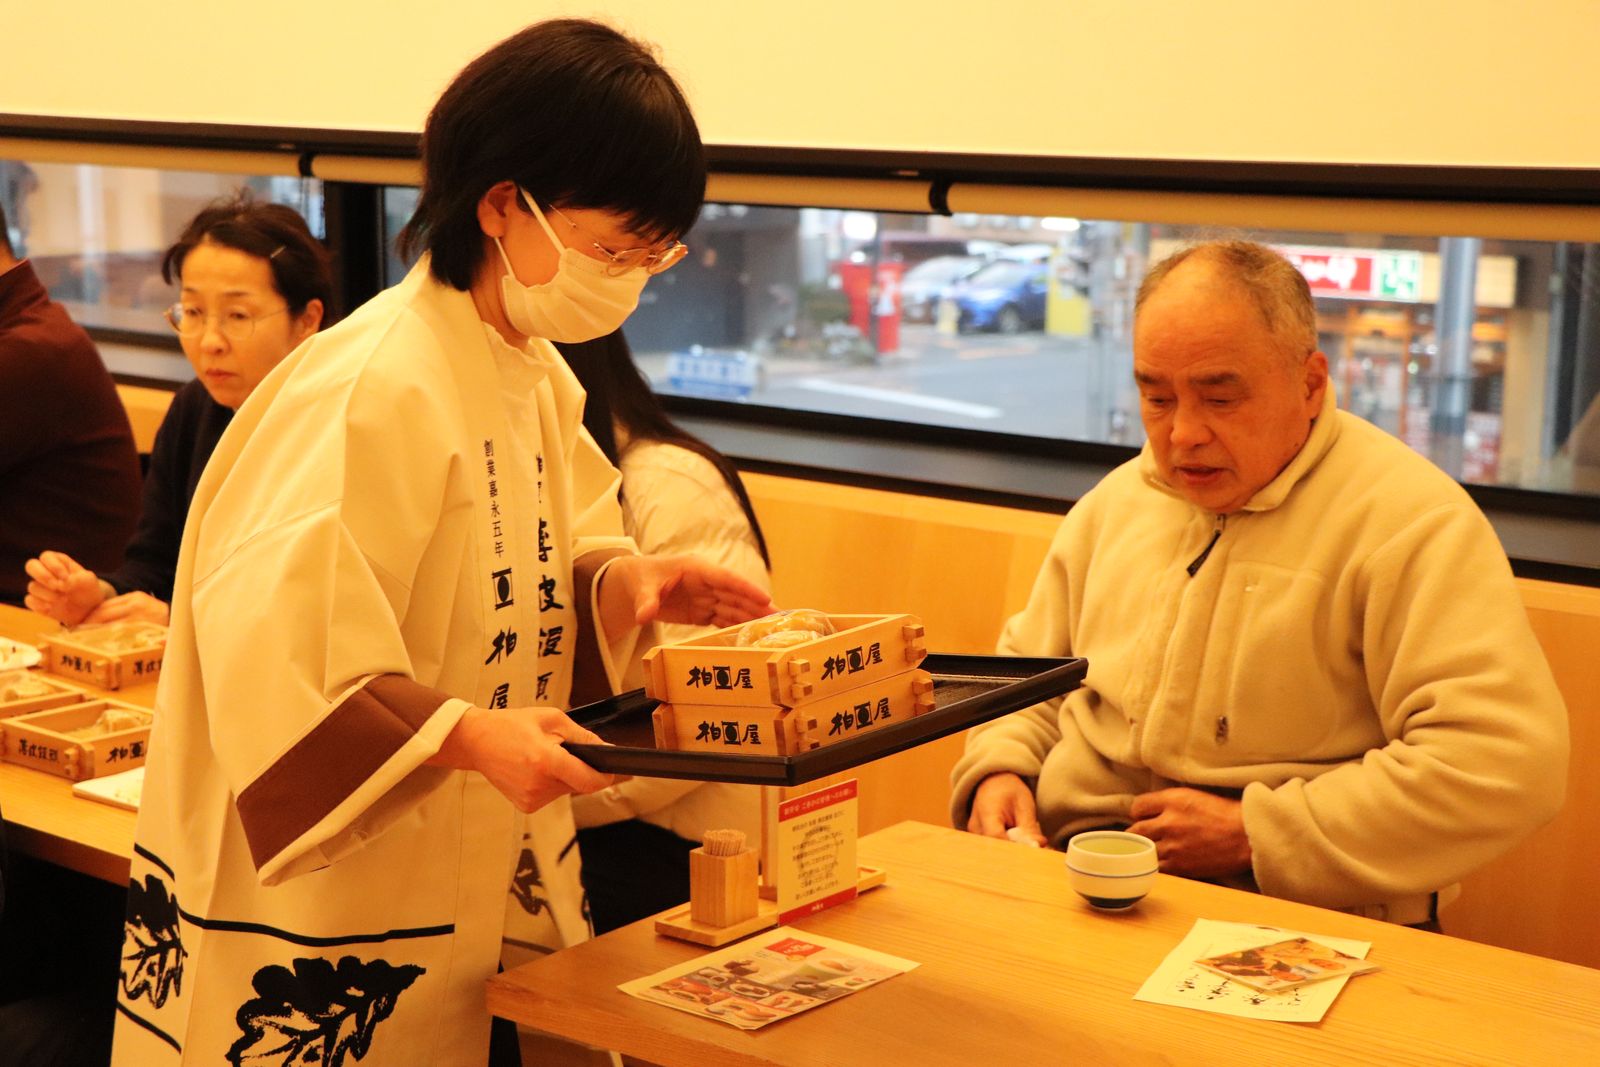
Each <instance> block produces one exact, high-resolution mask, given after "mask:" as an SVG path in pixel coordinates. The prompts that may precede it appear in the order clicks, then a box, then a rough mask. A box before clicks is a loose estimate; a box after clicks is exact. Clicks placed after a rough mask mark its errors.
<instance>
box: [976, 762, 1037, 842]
mask: <svg viewBox="0 0 1600 1067" xmlns="http://www.w3.org/2000/svg"><path fill="white" fill-rule="evenodd" d="M1012 827H1016V828H1017V830H1018V832H1019V833H1018V836H1021V837H1023V838H1025V839H1027V840H1030V841H1032V842H1033V843H1035V844H1037V845H1039V846H1041V847H1042V846H1044V845H1045V844H1047V843H1048V842H1047V841H1046V840H1045V836H1044V834H1043V833H1041V832H1040V829H1039V808H1038V805H1037V804H1035V803H1034V799H1033V790H1032V789H1029V788H1028V783H1027V782H1024V781H1023V780H1022V779H1021V778H1020V777H1019V776H1017V775H1015V774H1012V773H1010V772H1009V771H1006V772H1002V773H1000V774H991V775H990V776H989V777H987V778H985V779H984V780H983V781H981V782H979V783H978V788H977V789H975V790H973V792H972V816H971V818H969V819H968V820H967V830H968V832H969V833H974V834H982V835H983V836H984V837H998V838H1000V839H1001V840H1002V841H1006V840H1014V838H1013V837H1008V835H1007V834H1006V831H1007V830H1009V829H1011V828H1012Z"/></svg>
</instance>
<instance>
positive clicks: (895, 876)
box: [488, 823, 1600, 1067]
mask: <svg viewBox="0 0 1600 1067" xmlns="http://www.w3.org/2000/svg"><path fill="white" fill-rule="evenodd" d="M860 859H861V861H862V862H863V863H870V864H873V865H875V866H883V867H885V868H886V869H887V870H888V875H889V883H888V885H887V886H886V887H884V888H882V889H878V890H874V891H873V892H871V893H869V894H867V895H865V896H863V897H861V898H860V899H858V900H856V901H854V902H852V903H850V904H847V905H843V906H841V907H838V908H835V909H833V910H832V911H829V912H825V913H823V914H821V915H817V916H814V917H812V918H809V919H806V920H804V921H802V922H800V923H798V924H796V925H798V926H799V927H801V928H802V929H805V930H810V931H813V932H815V933H818V934H822V935H824V936H829V937H837V938H842V939H844V940H846V941H851V942H854V943H856V944H859V945H862V946H865V947H868V948H873V949H878V950H880V951H883V952H889V953H892V954H894V955H897V956H903V957H906V958H908V959H912V960H916V961H918V962H920V963H921V964H922V966H920V967H918V968H917V969H916V970H914V971H912V972H910V973H909V974H905V975H901V976H899V977H896V978H893V979H890V980H889V981H888V982H885V983H884V984H883V985H881V986H877V987H875V988H872V989H868V990H865V991H863V992H862V993H860V994H857V995H855V996H850V997H846V998H844V999H842V1000H839V1001H836V1002H834V1003H832V1004H829V1005H827V1006H825V1007H822V1008H820V1009H816V1010H814V1011H812V1012H809V1013H807V1014H804V1015H800V1016H797V1017H796V1018H794V1019H790V1020H787V1021H785V1022H782V1023H779V1024H776V1025H774V1026H771V1027H768V1028H767V1029H764V1030H760V1031H755V1032H744V1031H739V1030H735V1029H733V1028H732V1027H726V1026H722V1025H720V1024H717V1023H714V1022H711V1021H709V1020H705V1019H701V1018H697V1017H695V1016H691V1015H687V1014H685V1013H682V1012H678V1011H673V1010H672V1009H670V1008H666V1007H662V1006H659V1005H655V1004H650V1003H646V1002H644V1001H639V1000H634V999H633V998H631V997H629V996H627V995H626V994H624V993H621V992H619V991H618V990H617V988H616V987H617V985H618V984H619V983H621V982H624V981H628V980H631V979H635V978H641V977H643V976H645V975H648V974H652V973H654V972H656V971H658V970H661V969H663V968H666V967H669V966H672V965H674V964H676V963H681V962H683V961H686V960H689V959H692V958H694V957H695V956H697V955H700V954H701V950H699V949H697V948H695V947H694V946H690V945H684V944H680V943H678V942H675V941H668V940H666V939H662V938H657V937H656V936H655V935H654V934H653V933H652V932H651V930H650V926H649V923H648V922H643V923H635V924H634V925H632V926H629V927H625V928H624V929H621V930H617V931H615V932H613V933H611V934H607V935H606V936H604V937H601V938H598V939H596V940H594V941H591V942H588V943H586V944H583V945H579V946H577V947H576V948H572V949H567V950H564V951H562V952H558V953H556V954H554V955H552V956H550V957H548V958H546V959H542V960H539V961H536V962H534V963H531V964H528V965H526V966H524V967H519V968H517V969H516V970H512V971H508V972H506V973H505V974H502V975H500V976H498V977H497V978H495V979H493V980H492V981H491V982H490V984H489V995H488V999H489V1007H490V1010H491V1011H493V1012H494V1013H495V1014H496V1015H501V1016H505V1017H507V1018H511V1019H515V1020H516V1021H518V1022H520V1023H522V1024H524V1025H526V1026H529V1027H532V1028H534V1029H536V1030H542V1031H546V1032H548V1033H552V1034H555V1035H558V1036H561V1037H566V1038H571V1039H575V1040H579V1041H584V1042H587V1043H589V1044H593V1045H600V1046H603V1047H606V1048H612V1049H616V1050H618V1051H621V1052H622V1053H624V1054H626V1055H630V1056H633V1057H637V1058H638V1059H641V1060H645V1061H647V1062H650V1063H657V1064H663V1065H666V1067H676V1065H680V1064H681V1065H684V1067H690V1065H693V1067H699V1065H702V1064H707V1063H716V1064H728V1065H735V1067H769V1065H794V1067H802V1065H803V1067H828V1065H832V1064H839V1065H844V1064H898V1063H915V1064H916V1065H917V1067H938V1065H942V1064H951V1065H954V1064H961V1065H964V1067H965V1065H972V1064H996V1065H999V1064H1013V1063H1045V1062H1049V1063H1084V1064H1096V1065H1110V1064H1157V1063H1159V1064H1173V1063H1181V1064H1185V1065H1190V1064H1194V1065H1203V1064H1217V1065H1225V1067H1238V1065H1239V1064H1241V1063H1274V1064H1279V1063H1281V1064H1291V1063H1293V1064H1300V1063H1304V1064H1312V1063H1315V1064H1346V1063H1382V1064H1385V1065H1389V1067H1403V1065H1412V1064H1414V1065H1419V1067H1420V1065H1428V1067H1432V1065H1436V1064H1442V1063H1472V1064H1506V1065H1517V1067H1523V1065H1526V1064H1532V1063H1548V1064H1563V1063H1585V1062H1587V1063H1593V1062H1597V1061H1600V971H1596V970H1591V969H1588V968H1584V967H1578V966H1574V965H1573V964H1568V963H1559V962H1556V961H1553V960H1547V959H1544V958H1542V957H1537V956H1528V955H1524V954H1521V953H1516V952H1509V951H1507V950H1505V949H1498V948H1493V947H1489V946H1486V945H1481V944H1477V943H1475V942H1470V941H1462V940H1459V939H1457V938H1453V937H1447V936H1445V935H1442V934H1429V933H1423V932H1421V931H1417V930H1410V929H1406V928H1403V927H1396V926H1391V925H1388V924H1385V923H1379V922H1375V921H1373V920H1370V919H1361V918H1357V917H1355V916H1351V915H1345V914H1342V913H1340V912H1333V911H1327V910H1324V909H1321V908H1313V907H1308V906H1306V905H1302V904H1293V903H1290V902H1288V901H1282V900H1273V899H1270V898H1267V897H1261V896H1256V895H1253V894H1248V893H1241V892H1238V891H1235V890H1230V889H1222V888H1219V887H1216V886H1211V885H1206V884H1203V883H1199V882H1191V881H1187V880H1184V879H1180V878H1173V877H1169V876H1166V875H1162V876H1161V877H1160V878H1158V880H1157V884H1156V887H1155V889H1154V890H1153V891H1152V892H1151V894H1150V896H1148V897H1147V898H1145V900H1144V901H1143V902H1141V903H1140V905H1139V906H1138V907H1137V908H1135V909H1134V910H1133V911H1131V912H1128V913H1123V914H1106V913H1101V912H1096V911H1094V910H1093V909H1091V908H1090V907H1089V906H1088V905H1087V904H1085V903H1084V902H1083V901H1082V900H1081V899H1080V898H1078V896H1077V895H1076V894H1074V893H1073V892H1072V890H1071V889H1070V888H1069V887H1068V885H1067V879H1066V873H1065V871H1064V870H1063V861H1062V856H1061V855H1060V854H1059V853H1055V852H1045V851H1038V850H1034V849H1029V848H1024V847H1022V846H1020V845H1013V844H1008V843H1006V842H1001V841H993V840H988V839H985V838H979V837H975V836H973V835H970V834H963V833H958V832H956V831H954V830H949V829H945V828H942V827H934V826H929V825H925V824H922V823H900V824H898V825H896V826H893V827H890V828H889V829H887V830H882V831H880V832H878V833H875V834H871V835H868V836H867V837H864V838H862V839H861V843H860ZM1197 918H1208V919H1221V920H1227V921H1235V922H1255V923H1266V924H1271V925H1276V926H1284V927H1290V928H1294V929H1299V930H1303V931H1306V932H1310V933H1317V934H1326V935H1329V936H1335V937H1350V938H1358V939H1361V940H1365V941H1370V942H1372V952H1371V955H1370V958H1371V959H1372V960H1373V961H1375V962H1377V963H1380V964H1381V965H1382V966H1383V970H1381V971H1379V972H1377V973H1374V974H1371V975H1365V976H1362V977H1359V978H1355V979H1353V980H1352V981H1351V982H1350V984H1349V985H1348V986H1347V987H1346V988H1345V990H1344V992H1343V993H1341V994H1340V996H1339V999H1338V1000H1337V1001H1336V1002H1335V1003H1334V1005H1333V1007H1332V1009H1330V1010H1329V1012H1328V1014H1327V1016H1326V1017H1325V1018H1324V1019H1323V1021H1322V1022H1321V1023H1319V1024H1316V1025H1308V1024H1298V1023H1282V1022H1263V1021H1256V1020H1247V1019H1237V1018H1230V1017H1227V1016H1221V1015H1212V1014H1210V1013H1207V1012H1200V1011H1194V1010H1190V1009H1185V1008H1177V1007H1168V1006H1165V1005H1156V1004H1146V1003H1142V1002H1138V1001H1135V1000H1134V999H1133V994H1134V992H1135V990H1137V989H1138V988H1139V986H1140V985H1141V984H1143V982H1144V980H1145V979H1146V978H1147V977H1148V976H1149V975H1150V973H1151V972H1152V971H1154V970H1155V968H1156V966H1157V965H1158V964H1159V963H1160V962H1161V961H1162V960H1163V959H1164V958H1165V957H1166V955H1167V953H1168V952H1170V951H1171V950H1172V948H1173V947H1174V946H1175V945H1176V944H1177V943H1178V941H1179V940H1181V939H1182V937H1183V935H1184V934H1185V933H1186V932H1188V930H1189V928H1190V926H1191V925H1192V924H1193V923H1194V920H1195V919H1197Z"/></svg>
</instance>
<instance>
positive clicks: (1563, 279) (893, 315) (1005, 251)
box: [627, 204, 1600, 493]
mask: <svg viewBox="0 0 1600 1067" xmlns="http://www.w3.org/2000/svg"><path fill="white" fill-rule="evenodd" d="M1207 236H1213V234H1212V233H1210V232H1201V231H1199V230H1198V229H1190V228H1185V227H1181V226H1166V225H1161V226H1158V225H1143V224H1130V223H1118V222H1100V221H1093V220H1081V219H1069V218H1027V217H1016V216H982V215H957V216H955V217H952V218H944V217H929V216H920V215H897V214H888V213H872V212H860V211H840V210H821V209H806V208H801V209H787V208H767V207H747V206H740V205H725V204H712V205H708V206H707V208H706V210H705V213H704V214H703V216H702V218H701V221H700V223H699V224H698V225H697V226H696V227H695V229H694V231H693V232H692V233H690V234H689V235H687V236H686V238H685V240H686V242H687V243H688V245H689V247H690V254H689V256H688V257H687V258H686V259H685V260H684V262H683V263H681V264H680V265H679V266H677V267H675V268H674V269H673V270H671V271H669V272H667V273H666V274H663V275H661V276H660V277H658V278H655V279H653V280H652V282H651V283H650V285H649V287H648V288H647V289H646V290H645V294H644V298H643V302H642V303H641V306H640V308H639V310H638V311H637V312H636V313H635V315H634V316H633V318H632V319H630V320H629V324H628V328H627V332H628V335H629V338H630V340H631V342H632V345H633V348H634V350H635V352H636V353H637V355H638V359H639V362H640V364H641V365H642V367H643V368H644V369H645V370H646V372H647V373H648V374H649V376H650V378H651V379H652V381H653V382H654V383H655V385H656V387H657V388H658V389H659V390H660V391H662V392H663V393H667V394H676V395H685V396H701V397H712V398H718V399H724V400H729V401H733V402H738V403H747V404H759V405H766V406H776V407H783V408H790V409H798V410H804V411H818V412H830V413H844V414H850V415H859V416H867V417H871V418H874V419H879V420H891V421H896V422H905V423H913V424H933V425H939V426H953V427H962V428H966V429H971V430H980V431H982V430H992V431H998V432H1005V433H1008V434H1021V435H1025V436H1033V437H1040V438H1051V439H1065V440H1074V441H1093V442H1106V443H1114V444H1126V445H1138V444H1139V443H1141V442H1142V440H1143V432H1142V429H1141V427H1140V424H1139V418H1138V404H1137V398H1136V394H1135V391H1134V389H1133V383H1132V341H1131V334H1132V320H1133V301H1134V294H1135V292H1136V290H1137V287H1138V283H1139V280H1140V278H1141V277H1142V276H1143V274H1144V271H1145V270H1146V268H1147V267H1148V266H1149V265H1150V264H1152V263H1153V262H1155V261H1157V260H1158V259H1160V258H1161V257H1163V256H1164V255H1166V254H1167V253H1169V252H1171V251H1173V250H1175V249H1176V248H1178V247H1180V246H1181V245H1182V244H1183V243H1185V242H1187V241H1190V240H1194V239H1196V238H1202V237H1207ZM1243 236H1249V237H1251V238H1253V239H1256V240H1261V241H1264V242H1266V243H1269V244H1272V245H1274V246H1275V247H1277V248H1279V249H1280V250H1282V251H1283V252H1284V253H1285V254H1286V255H1288V256H1289V258H1290V259H1291V260H1292V261H1293V262H1295V263H1296V264H1297V265H1298V266H1299V267H1300V269H1301V271H1302V273H1304V274H1305V276H1306V278H1307V279H1308V281H1309V282H1310V283H1311V288H1312V290H1313V292H1314V294H1315V296H1316V303H1317V316H1318V329H1319V333H1320V335H1321V345H1322V348H1323V350H1324V351H1325V352H1326V353H1327V355H1328V359H1329V362H1330V365H1331V366H1332V369H1333V376H1334V382H1335V385H1336V391H1337V396H1338V400H1339V403H1340V405H1341V406H1342V407H1345V408H1347V409H1349V410H1352V411H1354V412H1355V413H1357V414H1359V415H1360V416H1362V417H1363V418H1366V419H1368V420H1370V421H1371V422H1373V423H1375V424H1376V425H1378V426H1380V427H1382V428H1383V429H1385V430H1387V431H1389V432H1391V433H1394V434H1396V435H1398V436H1400V437H1401V438H1402V439H1404V440H1405V441H1406V442H1407V443H1408V444H1410V445H1411V446H1412V447H1413V448H1415V449H1417V450H1418V451H1419V452H1422V453H1423V454H1425V455H1428V456H1430V457H1431V458H1432V459H1434V461H1435V462H1437V463H1439V464H1440V465H1441V466H1442V467H1444V468H1445V469H1446V470H1448V471H1449V472H1450V473H1451V474H1453V475H1455V476H1456V477H1457V478H1459V479H1461V480H1463V481H1466V482H1469V483H1477V484H1485V485H1510V486H1518V487H1523V488H1535V489H1547V490H1556V491H1570V490H1577V491H1580V492H1585V493H1595V492H1600V440H1597V441H1594V442H1589V441H1588V440H1587V436H1588V434H1590V433H1593V434H1594V435H1595V436H1596V437H1597V438H1600V425H1596V424H1597V423H1600V415H1595V414H1591V417H1590V418H1589V420H1588V422H1587V423H1585V422H1584V421H1583V415H1584V413H1585V412H1586V411H1587V410H1588V408H1589V407H1590V405H1591V403H1592V402H1593V394H1594V391H1595V388H1596V385H1597V384H1600V375H1597V374H1596V369H1597V366H1600V351H1597V350H1596V349H1595V347H1594V346H1593V344H1588V345H1586V344H1585V343H1584V341H1583V340H1582V338H1583V337H1584V336H1586V334H1585V332H1584V330H1583V329H1582V323H1583V322H1586V321H1588V316H1589V315H1592V314H1594V313H1595V312H1600V306H1597V307H1595V308H1588V306H1587V305H1585V304H1584V302H1583V300H1584V298H1583V293H1584V292H1585V286H1584V283H1583V278H1584V273H1583V270H1582V266H1583V263H1584V260H1585V252H1586V247H1585V246H1582V245H1571V244H1562V243H1541V242H1531V241H1495V240H1481V241H1480V240H1476V239H1471V238H1435V239H1419V238H1410V237H1393V236H1384V235H1382V234H1336V233H1317V232H1284V231H1276V232H1257V233H1251V234H1246V235H1243ZM1589 258H1591V259H1593V258H1594V257H1592V256H1591V257H1589ZM1593 287H1594V284H1593V282H1591V283H1590V285H1589V288H1593ZM1590 332H1591V333H1592V332H1593V327H1591V328H1590Z"/></svg>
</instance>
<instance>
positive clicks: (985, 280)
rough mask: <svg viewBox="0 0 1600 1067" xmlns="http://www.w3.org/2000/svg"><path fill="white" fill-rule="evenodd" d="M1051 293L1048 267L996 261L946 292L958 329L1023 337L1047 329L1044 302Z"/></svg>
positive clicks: (1044, 264)
mask: <svg viewBox="0 0 1600 1067" xmlns="http://www.w3.org/2000/svg"><path fill="white" fill-rule="evenodd" d="M1049 292H1050V265H1049V264H1048V263H1017V262H1014V261H1012V260H1004V259H1002V260H996V261H995V262H993V263H990V264H989V265H988V266H986V267H984V268H983V269H982V270H980V271H978V273H976V274H974V275H972V276H971V277H970V278H967V279H966V280H964V281H959V282H957V283H955V284H954V285H952V286H951V287H950V288H949V289H947V290H945V299H946V300H948V301H950V302H951V303H953V304H954V305H955V311H956V315H957V318H956V329H958V330H961V331H962V332H966V331H968V330H994V331H997V332H999V333H1021V332H1022V331H1023V330H1042V329H1044V306H1045V299H1046V297H1047V296H1048V295H1049Z"/></svg>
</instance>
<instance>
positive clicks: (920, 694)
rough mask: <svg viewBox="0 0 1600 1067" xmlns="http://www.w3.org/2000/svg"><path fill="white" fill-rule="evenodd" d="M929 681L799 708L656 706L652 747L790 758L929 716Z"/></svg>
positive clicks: (872, 686) (862, 689)
mask: <svg viewBox="0 0 1600 1067" xmlns="http://www.w3.org/2000/svg"><path fill="white" fill-rule="evenodd" d="M933 708H934V697H933V676H932V675H930V674H929V673H928V672H927V671H920V670H915V669H913V670H908V671H901V672H900V673H899V674H892V675H890V676H888V677H887V678H879V679H877V680H876V681H872V682H868V683H867V684H866V685H861V686H857V687H856V688H854V689H847V690H845V691H844V692H842V693H835V694H833V695H831V696H826V697H822V698H820V699H818V700H810V701H807V702H806V703H804V704H801V705H800V706H799V707H794V708H785V707H782V706H780V705H777V704H762V705H738V704H672V703H667V704H659V705H657V706H656V709H655V711H654V712H653V713H652V715H653V717H654V722H655V736H656V746H657V747H658V748H665V749H674V750H677V751H680V752H724V753H738V754H744V755H775V756H794V755H798V754H800V753H802V752H811V751H813V750H815V749H818V748H824V747H826V746H828V745H833V744H837V743H838V742H840V741H848V740H850V739H851V738H852V737H859V736H861V735H862V734H864V733H868V732H870V731H872V730H877V729H880V728H882V727H884V726H889V725H892V724H894V723H897V722H905V721H906V720H907V719H910V718H913V717H915V716H917V715H921V714H923V713H924V712H929V711H932V710H933Z"/></svg>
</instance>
